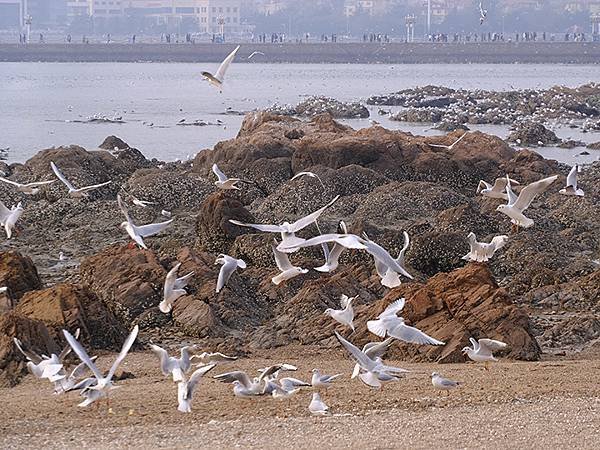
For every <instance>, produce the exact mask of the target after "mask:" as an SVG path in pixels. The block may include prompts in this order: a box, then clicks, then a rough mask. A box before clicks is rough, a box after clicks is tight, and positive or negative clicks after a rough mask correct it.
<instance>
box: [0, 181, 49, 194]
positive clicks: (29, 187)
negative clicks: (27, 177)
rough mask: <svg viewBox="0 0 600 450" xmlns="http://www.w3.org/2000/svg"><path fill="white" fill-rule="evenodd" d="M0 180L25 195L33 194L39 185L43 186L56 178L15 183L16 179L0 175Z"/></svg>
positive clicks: (38, 190)
mask: <svg viewBox="0 0 600 450" xmlns="http://www.w3.org/2000/svg"><path fill="white" fill-rule="evenodd" d="M0 181H3V182H5V183H8V184H12V185H13V186H15V187H16V188H17V191H19V192H22V193H23V194H27V195H35V194H37V193H38V192H40V187H41V186H45V185H47V184H52V183H54V182H56V180H50V181H36V182H34V183H25V184H23V183H17V182H16V181H12V180H9V179H8V178H4V177H0Z"/></svg>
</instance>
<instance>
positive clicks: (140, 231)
mask: <svg viewBox="0 0 600 450" xmlns="http://www.w3.org/2000/svg"><path fill="white" fill-rule="evenodd" d="M117 203H118V204H119V208H121V212H122V213H123V215H125V218H126V219H127V221H126V222H123V223H121V225H120V226H121V228H123V229H125V231H127V234H128V235H129V237H131V239H133V240H134V241H135V243H136V244H137V245H139V246H140V247H142V248H143V249H145V250H148V247H147V246H146V244H145V243H144V238H145V237H149V236H154V235H155V234H158V233H160V232H161V231H163V230H164V229H165V228H167V227H168V226H169V225H171V223H172V222H173V219H171V220H167V221H166V222H160V223H151V224H148V225H140V226H138V225H136V224H134V223H133V220H132V219H131V217H130V216H129V211H128V210H127V207H126V206H125V204H124V203H123V200H121V196H120V195H118V194H117Z"/></svg>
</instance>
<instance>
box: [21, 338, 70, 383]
mask: <svg viewBox="0 0 600 450" xmlns="http://www.w3.org/2000/svg"><path fill="white" fill-rule="evenodd" d="M79 332H80V330H79V328H78V329H77V330H76V331H75V336H77V337H79ZM13 342H14V343H15V346H16V347H17V349H18V350H19V351H20V352H21V353H22V354H23V356H25V358H27V370H29V373H31V374H32V375H33V376H35V377H36V378H46V379H48V380H49V381H51V382H57V381H60V380H61V379H62V378H64V377H65V376H66V373H65V372H64V370H63V363H62V361H63V360H64V359H65V358H66V357H67V355H68V354H69V353H70V352H71V347H70V346H68V345H67V346H66V347H65V348H63V350H62V351H61V352H60V354H59V355H55V354H52V355H50V356H49V357H48V356H46V355H39V354H38V353H36V352H34V351H33V350H31V349H28V348H26V347H25V346H24V345H23V343H22V342H21V341H20V340H19V339H17V338H13Z"/></svg>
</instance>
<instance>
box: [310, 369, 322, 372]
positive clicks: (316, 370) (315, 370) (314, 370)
mask: <svg viewBox="0 0 600 450" xmlns="http://www.w3.org/2000/svg"><path fill="white" fill-rule="evenodd" d="M311 372H312V373H320V372H319V369H313V370H311Z"/></svg>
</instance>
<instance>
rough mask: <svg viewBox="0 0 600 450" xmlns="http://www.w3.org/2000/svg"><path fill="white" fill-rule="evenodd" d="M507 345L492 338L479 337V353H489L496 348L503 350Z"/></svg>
mask: <svg viewBox="0 0 600 450" xmlns="http://www.w3.org/2000/svg"><path fill="white" fill-rule="evenodd" d="M506 347H508V345H507V344H505V343H504V342H502V341H495V340H493V339H479V353H483V354H486V355H491V354H492V352H495V351H496V350H503V349H505V348H506Z"/></svg>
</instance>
